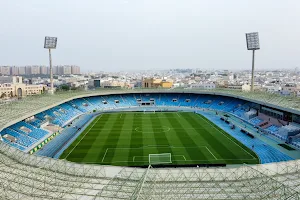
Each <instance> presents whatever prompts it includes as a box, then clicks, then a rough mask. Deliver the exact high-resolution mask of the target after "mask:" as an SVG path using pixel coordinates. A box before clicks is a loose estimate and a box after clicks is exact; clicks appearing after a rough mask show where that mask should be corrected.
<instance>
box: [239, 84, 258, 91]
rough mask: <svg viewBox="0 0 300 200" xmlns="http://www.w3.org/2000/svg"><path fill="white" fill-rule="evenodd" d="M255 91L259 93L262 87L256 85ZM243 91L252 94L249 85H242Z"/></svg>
mask: <svg viewBox="0 0 300 200" xmlns="http://www.w3.org/2000/svg"><path fill="white" fill-rule="evenodd" d="M253 89H254V91H258V90H260V89H261V87H260V85H255V84H254V87H253ZM242 91H244V92H250V91H251V85H249V84H244V85H242Z"/></svg>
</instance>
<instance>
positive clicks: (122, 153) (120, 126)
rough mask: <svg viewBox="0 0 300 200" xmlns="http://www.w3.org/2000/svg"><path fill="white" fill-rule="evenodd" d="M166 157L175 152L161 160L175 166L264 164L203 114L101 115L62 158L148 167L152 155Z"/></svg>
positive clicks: (134, 113) (126, 113) (129, 113)
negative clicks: (165, 154) (166, 155)
mask: <svg viewBox="0 0 300 200" xmlns="http://www.w3.org/2000/svg"><path fill="white" fill-rule="evenodd" d="M161 153H171V158H170V157H168V158H165V159H163V158H162V157H161V161H165V160H168V161H170V159H171V162H172V164H220V163H225V164H242V163H248V164H256V163H259V159H258V158H257V156H256V154H255V153H254V152H252V151H251V150H250V149H248V148H247V147H245V146H244V145H243V144H242V143H240V142H238V141H237V140H236V139H234V138H233V137H231V136H230V135H229V134H227V133H226V132H224V131H223V130H222V129H220V128H218V127H217V126H216V125H214V124H213V123H211V122H210V121H209V120H207V119H206V118H204V117H203V116H201V115H198V114H194V113H187V112H156V113H153V112H149V113H142V112H140V113H138V112H125V113H124V112H123V113H111V114H102V115H100V116H98V117H97V118H96V119H95V120H94V121H93V122H91V123H90V125H89V126H88V127H87V128H86V129H85V130H84V131H83V132H82V133H81V135H80V136H79V137H78V138H77V139H76V140H75V141H74V142H73V143H72V144H71V145H70V146H69V147H68V148H67V149H66V150H65V151H64V152H63V154H62V155H61V157H60V158H61V159H67V160H69V161H73V162H79V163H93V164H107V165H123V166H141V165H148V164H149V154H161ZM154 159H155V157H154V158H153V160H154ZM151 161H152V159H151Z"/></svg>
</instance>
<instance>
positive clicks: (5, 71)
mask: <svg viewBox="0 0 300 200" xmlns="http://www.w3.org/2000/svg"><path fill="white" fill-rule="evenodd" d="M1 74H2V75H8V76H9V75H10V67H8V66H2V67H1Z"/></svg>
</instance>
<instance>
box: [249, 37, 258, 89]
mask: <svg viewBox="0 0 300 200" xmlns="http://www.w3.org/2000/svg"><path fill="white" fill-rule="evenodd" d="M246 41H247V49H248V50H252V74H251V92H253V91H254V61H255V50H259V49H260V47H259V37H258V32H253V33H246Z"/></svg>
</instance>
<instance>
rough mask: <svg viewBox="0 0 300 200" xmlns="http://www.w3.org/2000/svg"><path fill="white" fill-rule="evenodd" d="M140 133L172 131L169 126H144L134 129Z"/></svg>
mask: <svg viewBox="0 0 300 200" xmlns="http://www.w3.org/2000/svg"><path fill="white" fill-rule="evenodd" d="M134 130H135V131H136V132H140V133H166V132H169V131H170V127H167V126H142V127H139V126H138V127H136V128H135V129H134Z"/></svg>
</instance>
